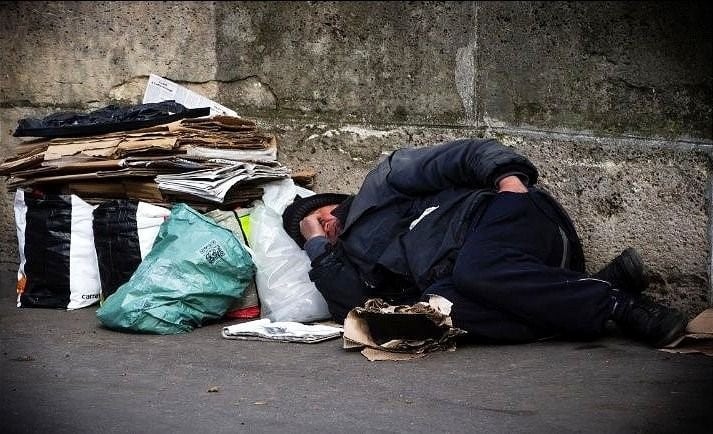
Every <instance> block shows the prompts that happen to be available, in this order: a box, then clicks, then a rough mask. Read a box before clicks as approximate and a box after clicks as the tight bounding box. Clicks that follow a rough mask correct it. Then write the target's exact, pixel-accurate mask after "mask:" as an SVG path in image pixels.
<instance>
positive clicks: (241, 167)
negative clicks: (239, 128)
mask: <svg viewBox="0 0 713 434" xmlns="http://www.w3.org/2000/svg"><path fill="white" fill-rule="evenodd" d="M213 161H214V162H216V163H221V161H219V160H213ZM222 163H224V164H226V166H224V167H220V168H217V169H204V170H195V171H191V172H184V173H176V174H167V175H158V176H157V177H156V182H157V183H158V188H159V189H161V191H163V192H168V193H184V194H189V195H192V196H196V197H199V198H202V199H205V200H209V201H211V202H217V203H222V202H224V201H225V199H226V195H227V194H228V192H229V191H230V190H231V189H232V188H233V187H236V188H237V186H239V185H241V184H246V183H249V182H250V183H252V184H254V183H255V182H257V181H262V182H264V181H270V180H274V179H283V178H289V176H290V171H289V169H287V168H286V167H284V166H282V165H280V164H279V163H274V164H273V165H272V166H268V165H263V164H250V163H246V162H236V161H229V160H228V161H223V162H222Z"/></svg>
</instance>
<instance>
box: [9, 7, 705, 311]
mask: <svg viewBox="0 0 713 434" xmlns="http://www.w3.org/2000/svg"><path fill="white" fill-rule="evenodd" d="M712 20H713V7H711V6H708V5H706V4H705V3H704V2H686V3H679V2H670V3H669V2H655V3H641V2H626V3H625V2H597V3H591V2H580V3H559V2H558V3H553V2H470V3H405V2H300V3H296V2H216V3H209V2H180V3H179V2H168V3H158V2H91V3H90V2H52V3H49V2H45V3H43V2H27V3H24V2H22V3H17V2H2V3H0V80H1V82H0V149H2V154H8V153H9V152H11V151H12V149H13V147H14V144H15V143H16V142H17V139H13V138H11V137H10V136H9V133H10V132H11V130H12V129H13V128H14V126H15V123H16V121H17V120H18V119H19V118H21V117H26V116H29V115H37V116H41V115H44V114H47V113H49V112H52V111H54V110H57V109H77V110H85V109H89V108H97V107H101V106H104V105H107V104H108V103H111V102H124V103H136V102H139V101H140V100H141V98H142V96H143V89H144V86H145V84H146V78H147V76H148V74H150V73H156V74H159V75H162V76H164V77H167V78H169V79H171V80H174V81H177V82H180V83H182V84H184V85H186V86H188V87H191V88H193V89H195V90H197V91H199V92H201V93H203V94H205V95H206V96H208V97H210V98H214V99H216V100H217V101H219V102H220V103H222V104H224V105H227V106H229V107H231V108H233V109H235V110H236V111H238V112H239V113H241V114H243V115H245V116H248V117H252V118H255V119H257V120H258V121H259V122H261V124H263V125H264V126H265V127H266V128H269V129H271V130H272V131H274V132H275V133H276V134H277V135H278V137H279V140H280V159H281V160H282V161H283V162H285V163H286V164H289V165H291V166H294V167H307V166H310V167H314V168H316V169H318V181H317V186H316V188H317V189H318V190H328V189H337V190H340V191H345V192H353V191H356V189H357V188H358V186H359V181H360V179H362V178H363V176H364V174H365V173H366V172H367V170H368V169H369V168H370V167H372V166H373V163H374V162H375V161H377V160H378V159H379V158H380V156H381V155H382V154H383V153H385V152H388V151H390V150H392V149H395V148H396V147H399V146H404V145H407V146H419V145H428V144H430V143H434V142H438V141H442V140H446V139H449V138H453V137H463V136H496V137H499V138H500V139H501V140H502V141H503V142H504V143H507V144H509V145H511V146H514V147H515V148H517V149H518V150H520V151H521V152H523V153H524V154H526V155H528V156H529V157H530V158H531V159H532V160H533V161H534V162H535V163H536V164H537V165H538V166H539V168H540V170H541V172H542V183H543V185H545V186H546V187H547V188H548V189H550V190H551V191H552V192H553V193H555V194H556V196H557V197H558V198H560V199H561V200H562V202H563V204H564V205H565V206H566V207H567V208H568V209H569V210H570V212H571V214H572V216H573V217H574V219H575V221H576V223H577V226H578V228H579V229H580V231H581V235H582V238H583V242H584V244H585V250H586V253H587V254H588V256H589V259H590V268H591V269H592V270H594V269H595V268H596V267H598V266H600V265H602V264H603V263H605V262H606V260H607V259H609V258H610V257H611V256H613V255H614V254H616V253H618V251H620V250H621V249H623V248H624V247H626V246H628V245H632V246H634V247H637V248H639V250H641V251H642V253H643V256H644V258H645V259H646V260H647V262H649V263H650V264H651V267H652V269H653V270H654V276H655V279H654V280H655V282H654V283H655V286H654V288H653V289H652V291H653V292H654V294H655V295H656V296H658V297H661V298H668V299H670V300H672V301H674V302H675V303H676V304H677V305H679V306H681V307H683V308H684V309H686V310H687V311H688V312H689V313H691V312H694V311H696V310H700V308H702V307H703V306H706V305H709V304H710V303H711V298H710V297H711V293H710V283H709V273H710V230H709V228H710V188H709V185H710V182H711V160H710V153H709V149H710V147H711V143H712V140H713V130H712V129H713V42H712V41H713V37H712V36H713V35H712V34H711V33H712V30H711V29H712V28H713V26H711V24H712V22H711V21H712ZM0 187H2V186H0ZM2 190H3V192H2V193H0V195H2V196H0V200H1V201H2V203H3V206H2V207H1V208H0V209H1V210H2V211H1V212H0V225H2V226H1V227H2V230H0V241H1V242H2V247H1V248H0V267H3V268H7V269H11V268H14V267H15V264H16V262H17V256H16V250H15V238H14V232H13V230H12V213H11V203H10V197H9V195H7V194H6V193H5V192H4V188H3V189H2Z"/></svg>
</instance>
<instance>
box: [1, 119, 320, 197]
mask: <svg viewBox="0 0 713 434" xmlns="http://www.w3.org/2000/svg"><path fill="white" fill-rule="evenodd" d="M2 175H6V176H9V177H8V180H7V187H8V188H10V189H15V188H24V187H32V188H40V189H43V190H51V191H53V192H61V193H74V194H77V195H80V196H81V197H84V198H86V199H88V200H101V199H104V198H134V199H138V200H143V201H147V202H150V203H159V204H160V203H168V202H172V201H183V202H187V203H190V204H192V205H194V206H196V207H198V208H201V205H200V204H203V207H205V206H206V205H209V204H214V205H215V204H226V205H229V204H239V203H244V202H250V201H252V200H254V199H257V198H259V197H260V196H261V194H262V191H261V190H260V189H259V188H258V185H257V184H258V183H259V182H263V181H267V180H272V179H280V178H287V177H289V176H290V171H289V170H288V169H287V168H285V167H284V166H282V165H281V164H279V163H278V162H277V145H276V140H275V138H274V136H272V135H270V134H267V133H264V132H261V131H259V130H258V129H257V128H256V126H255V123H254V122H252V121H249V120H245V119H242V118H236V117H230V116H222V115H218V116H213V117H209V118H198V119H183V120H180V121H176V122H172V123H169V124H165V125H159V126H154V127H149V128H144V129H140V130H134V131H122V132H115V133H109V134H102V135H98V136H86V137H69V138H66V137H65V138H53V139H39V140H33V141H29V142H25V143H23V144H21V145H20V146H18V153H17V154H16V155H15V156H13V157H11V158H9V159H7V160H6V161H5V162H3V163H2V164H0V176H2ZM157 175H160V176H161V178H160V179H161V180H160V182H159V181H158V179H156V176H157ZM298 175H299V176H300V179H301V181H302V182H303V183H304V184H307V185H309V184H310V177H311V176H313V174H311V175H310V174H304V173H301V174H298ZM193 178H195V179H193ZM305 178H306V179H305ZM295 180H296V181H298V179H295ZM305 181H306V182H305ZM298 182H299V181H298ZM243 187H244V188H243Z"/></svg>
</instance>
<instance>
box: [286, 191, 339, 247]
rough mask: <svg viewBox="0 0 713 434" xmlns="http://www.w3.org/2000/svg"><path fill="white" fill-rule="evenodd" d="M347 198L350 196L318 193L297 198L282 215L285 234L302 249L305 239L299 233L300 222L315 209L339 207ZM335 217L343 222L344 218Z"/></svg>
mask: <svg viewBox="0 0 713 434" xmlns="http://www.w3.org/2000/svg"><path fill="white" fill-rule="evenodd" d="M349 197H350V195H348V194H341V193H320V194H315V195H313V196H308V197H305V198H301V197H298V198H296V199H295V201H294V202H292V204H291V205H289V206H288V207H287V208H285V212H283V213H282V225H283V226H284V227H285V231H286V232H287V234H288V235H289V236H290V237H292V239H293V240H295V242H296V243H297V245H299V246H300V247H302V246H304V243H305V239H304V237H303V236H302V233H301V232H300V221H302V219H303V218H305V217H306V216H307V215H308V214H309V213H311V212H312V211H314V210H315V209H317V208H321V207H323V206H327V205H339V204H341V203H342V202H344V201H345V200H346V199H348V198H349ZM333 214H334V213H333ZM335 215H336V216H337V217H338V218H339V219H340V220H341V221H342V222H344V220H345V217H346V216H340V215H337V214H335Z"/></svg>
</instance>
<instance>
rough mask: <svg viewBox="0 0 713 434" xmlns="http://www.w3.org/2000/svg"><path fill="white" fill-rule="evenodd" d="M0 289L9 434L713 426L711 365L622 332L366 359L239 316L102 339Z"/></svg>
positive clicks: (93, 323) (0, 362)
mask: <svg viewBox="0 0 713 434" xmlns="http://www.w3.org/2000/svg"><path fill="white" fill-rule="evenodd" d="M5 282H7V280H6V281H5ZM3 286H5V288H4V291H2V295H0V432H2V433H34V432H47V433H53V434H54V433H73V434H74V433H129V432H130V433H164V432H166V433H168V432H170V433H200V432H210V433H234V432H270V433H276V432H280V433H282V432H286V433H311V432H324V433H336V432H339V433H352V432H353V433H365V432H368V433H371V432H384V433H387V432H404V433H405V432H409V433H412V432H423V433H433V432H444V433H481V432H484V433H519V432H534V433H540V432H546V433H569V432H582V433H589V432H591V433H603V432H605V433H658V432H676V433H698V432H700V433H710V432H713V358H710V357H705V356H702V355H680V354H669V353H665V352H661V351H657V350H655V349H651V348H648V347H645V346H642V345H639V344H637V343H634V342H631V341H628V340H625V339H622V338H620V337H616V336H614V337H608V338H605V339H601V340H598V341H595V342H586V343H576V342H544V343H536V344H527V345H509V346H480V345H461V346H459V347H458V349H457V350H456V351H455V352H444V353H434V354H431V355H429V356H428V357H426V358H424V359H419V360H413V361H407V362H386V361H382V362H370V361H368V360H367V359H366V358H364V357H363V356H362V355H361V354H360V353H358V352H347V351H345V350H343V349H342V347H341V341H340V340H332V341H328V342H323V343H319V344H287V343H271V342H255V341H236V340H228V339H224V338H222V337H221V336H220V331H221V328H222V327H223V326H224V325H229V324H233V323H235V322H234V321H228V322H225V323H217V324H212V325H209V326H205V327H202V328H199V329H196V330H194V331H193V332H191V333H187V334H183V335H173V336H155V335H137V334H127V333H120V332H115V331H110V330H107V329H104V328H102V326H101V325H100V323H99V321H98V320H97V319H96V316H95V311H96V307H90V308H86V309H81V310H78V311H63V310H48V309H18V308H16V307H15V299H14V294H13V292H14V291H13V289H12V288H8V287H7V286H9V285H7V283H5V284H4V285H3Z"/></svg>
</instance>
